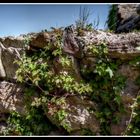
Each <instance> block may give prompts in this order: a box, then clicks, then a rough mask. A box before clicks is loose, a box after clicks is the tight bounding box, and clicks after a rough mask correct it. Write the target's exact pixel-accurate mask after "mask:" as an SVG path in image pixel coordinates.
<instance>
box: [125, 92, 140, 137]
mask: <svg viewBox="0 0 140 140" xmlns="http://www.w3.org/2000/svg"><path fill="white" fill-rule="evenodd" d="M131 108H132V113H131V117H130V120H129V122H128V125H127V128H126V130H125V133H124V135H133V136H138V135H140V128H139V126H140V117H139V116H140V95H139V94H138V96H137V98H136V99H135V102H134V103H133V105H132V106H131Z"/></svg>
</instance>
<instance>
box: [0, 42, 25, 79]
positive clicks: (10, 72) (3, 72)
mask: <svg viewBox="0 0 140 140" xmlns="http://www.w3.org/2000/svg"><path fill="white" fill-rule="evenodd" d="M17 45H18V44H17ZM22 52H23V49H22V48H16V47H15V48H14V47H8V48H6V47H5V46H4V45H3V44H2V43H1V42H0V77H1V78H7V79H12V80H13V79H16V70H17V68H18V66H17V64H15V63H14V61H15V60H19V59H20V57H21V56H20V55H21V53H22Z"/></svg>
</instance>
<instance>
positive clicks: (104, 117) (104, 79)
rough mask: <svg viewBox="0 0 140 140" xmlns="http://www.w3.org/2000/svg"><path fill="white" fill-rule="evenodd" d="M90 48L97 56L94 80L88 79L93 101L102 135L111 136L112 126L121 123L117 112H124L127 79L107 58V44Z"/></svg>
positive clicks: (91, 73) (93, 73) (114, 63)
mask: <svg viewBox="0 0 140 140" xmlns="http://www.w3.org/2000/svg"><path fill="white" fill-rule="evenodd" d="M88 48H89V49H90V51H91V52H92V53H93V55H94V56H96V65H95V69H94V70H93V71H91V72H90V73H89V74H90V77H94V78H92V79H91V78H90V79H88V80H90V84H91V85H92V89H93V93H92V94H91V99H92V100H93V101H95V102H97V105H98V109H99V110H98V111H97V112H96V116H97V118H98V119H99V120H100V128H101V132H100V133H101V134H103V135H109V134H110V132H111V128H110V126H111V124H112V123H119V119H120V118H119V116H117V115H116V112H120V113H121V112H122V111H124V107H123V104H122V100H121V90H122V89H123V88H124V86H125V77H123V76H121V75H119V74H117V72H116V71H117V68H118V66H117V63H116V62H115V61H113V60H111V59H109V57H108V56H107V54H108V49H107V45H106V44H105V43H102V44H101V45H99V46H88ZM92 75H93V76H92Z"/></svg>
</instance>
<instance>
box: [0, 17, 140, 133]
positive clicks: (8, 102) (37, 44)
mask: <svg viewBox="0 0 140 140" xmlns="http://www.w3.org/2000/svg"><path fill="white" fill-rule="evenodd" d="M124 17H125V16H124ZM67 35H68V34H67ZM72 36H73V37H72V38H69V39H68V40H67V41H66V40H64V36H63V41H64V42H65V45H64V44H62V48H63V47H64V46H65V48H64V49H62V50H63V52H64V53H65V54H68V52H67V50H70V51H71V52H72V53H73V54H74V53H75V49H73V48H72V47H74V46H71V48H69V46H70V45H69V44H71V45H73V44H76V45H77V49H76V51H78V53H79V51H80V53H79V56H80V57H78V59H80V63H81V64H80V65H84V67H86V68H88V69H90V68H94V63H95V56H94V55H93V54H91V53H90V51H89V50H88V47H87V46H89V45H90V46H92V47H95V46H98V45H100V43H101V42H105V43H106V45H107V46H108V50H109V54H108V55H109V57H110V58H111V59H118V60H121V61H123V63H122V64H121V65H120V68H119V70H118V73H121V74H122V75H124V76H125V77H126V78H127V80H126V86H125V88H124V89H123V91H122V93H121V96H122V99H123V103H124V105H125V108H126V110H127V113H125V114H121V113H120V116H121V120H120V123H119V124H118V125H113V124H112V126H111V127H112V130H111V134H112V135H121V133H122V132H123V131H124V130H125V128H126V125H127V121H129V119H130V114H131V109H130V105H132V103H133V99H134V98H135V97H136V95H137V93H138V91H139V90H140V89H139V86H137V85H136V84H135V80H136V78H137V77H138V76H139V75H140V73H139V72H140V71H139V69H136V68H134V67H133V66H130V65H129V64H128V63H127V61H128V60H133V59H134V58H135V57H136V56H140V49H139V46H140V33H134V32H132V33H128V34H125V33H124V34H114V33H107V32H103V31H90V32H87V31H85V33H84V36H76V34H74V33H72ZM71 39H72V40H71ZM52 40H55V37H54V36H50V35H49V34H48V33H46V34H44V33H43V34H42V33H39V34H37V35H35V36H34V37H32V40H31V42H30V45H31V47H33V48H34V49H36V50H37V49H41V48H44V47H45V46H46V45H48V43H50V42H51V41H52ZM23 42H24V39H23V38H22V37H20V38H13V37H8V38H4V39H0V78H1V81H0V113H1V114H3V115H4V114H6V113H8V112H11V111H12V110H16V111H17V112H19V113H20V114H24V112H25V109H24V102H23V101H24V100H23V98H24V86H21V85H19V83H17V82H16V75H15V73H16V70H17V69H18V66H17V65H16V64H14V61H15V60H16V59H20V57H21V54H22V52H23V50H25V47H24V43H23ZM64 42H63V43H64ZM73 57H75V56H74V55H73ZM76 59H77V58H76ZM54 63H55V62H54ZM54 107H55V106H54ZM90 108H92V109H93V110H94V109H95V110H96V104H95V103H94V102H93V101H90V100H89V99H84V98H81V97H80V96H70V97H67V98H66V105H65V107H63V106H62V109H64V110H65V111H66V112H68V115H67V116H66V118H65V119H64V120H63V121H64V122H65V123H66V124H68V125H69V127H70V131H71V132H72V134H73V135H74V134H81V132H80V130H81V129H90V130H91V131H92V132H93V133H95V134H96V135H98V134H99V129H100V124H99V122H98V120H97V118H96V117H95V114H94V111H90ZM44 110H45V109H44ZM116 113H118V112H116ZM46 116H47V117H48V118H49V119H50V120H51V121H52V123H53V124H55V125H56V126H60V125H61V126H62V125H63V122H59V121H56V120H55V119H54V118H53V114H51V115H50V114H49V110H48V111H46ZM0 123H1V122H0Z"/></svg>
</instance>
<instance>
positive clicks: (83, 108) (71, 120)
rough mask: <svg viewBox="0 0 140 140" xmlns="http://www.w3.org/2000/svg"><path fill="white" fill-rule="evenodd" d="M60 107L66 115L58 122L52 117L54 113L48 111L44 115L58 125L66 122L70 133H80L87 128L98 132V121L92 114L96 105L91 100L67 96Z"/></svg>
mask: <svg viewBox="0 0 140 140" xmlns="http://www.w3.org/2000/svg"><path fill="white" fill-rule="evenodd" d="M56 108H57V106H56ZM50 109H51V108H50ZM62 109H64V110H65V111H66V112H67V115H66V117H65V118H64V120H62V121H60V122H59V121H58V120H55V119H54V115H55V113H54V114H52V115H51V114H50V113H49V111H48V112H46V115H47V117H48V118H49V119H50V120H51V121H52V122H53V123H54V124H56V125H58V126H60V124H63V123H65V124H67V125H68V127H69V128H70V131H71V132H72V134H74V132H77V131H79V132H78V133H79V134H80V133H81V130H82V129H89V130H90V131H92V132H93V133H96V134H98V132H99V122H98V120H97V119H96V117H95V115H94V110H96V105H95V104H94V103H93V102H92V101H90V100H86V99H81V98H80V97H77V96H71V97H67V98H66V104H65V106H64V107H63V108H62Z"/></svg>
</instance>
